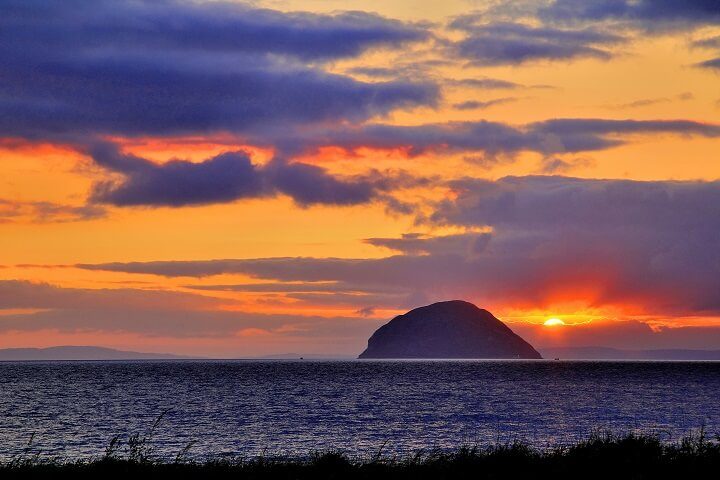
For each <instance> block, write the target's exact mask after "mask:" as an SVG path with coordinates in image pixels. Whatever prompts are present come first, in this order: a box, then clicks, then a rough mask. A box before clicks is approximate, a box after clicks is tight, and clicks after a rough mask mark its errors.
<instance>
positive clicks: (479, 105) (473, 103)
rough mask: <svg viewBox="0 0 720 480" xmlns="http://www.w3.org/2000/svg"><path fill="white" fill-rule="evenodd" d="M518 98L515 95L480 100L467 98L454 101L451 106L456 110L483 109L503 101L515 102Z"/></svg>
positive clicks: (500, 103) (503, 102)
mask: <svg viewBox="0 0 720 480" xmlns="http://www.w3.org/2000/svg"><path fill="white" fill-rule="evenodd" d="M517 100H518V99H517V98H515V97H503V98H494V99H492V100H486V101H484V102H483V101H480V100H468V101H465V102H461V103H456V104H455V105H453V107H454V108H455V109H456V110H484V109H486V108H490V107H492V106H495V105H502V104H505V103H511V102H515V101H517Z"/></svg>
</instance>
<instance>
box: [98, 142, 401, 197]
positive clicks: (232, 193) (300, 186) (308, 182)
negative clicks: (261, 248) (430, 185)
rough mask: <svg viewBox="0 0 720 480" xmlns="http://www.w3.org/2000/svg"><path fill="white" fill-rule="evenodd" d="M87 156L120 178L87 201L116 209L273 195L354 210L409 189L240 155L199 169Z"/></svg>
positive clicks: (106, 153)
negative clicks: (387, 192)
mask: <svg viewBox="0 0 720 480" xmlns="http://www.w3.org/2000/svg"><path fill="white" fill-rule="evenodd" d="M88 153H89V154H90V155H91V157H92V158H93V159H94V161H95V163H97V164H98V165H100V166H102V167H104V168H106V169H108V170H111V171H114V172H117V173H119V174H121V175H122V176H123V179H122V180H120V181H106V182H101V183H99V184H97V185H95V187H94V191H93V194H92V197H91V201H92V202H96V203H109V204H113V205H117V206H133V205H148V206H170V207H181V206H186V205H201V204H210V203H221V202H232V201H235V200H239V199H244V198H258V197H264V196H273V195H277V194H284V195H288V196H289V197H291V198H292V199H293V200H294V201H295V202H296V203H297V204H299V205H301V206H309V205H314V204H328V205H356V204H360V203H367V202H369V201H371V200H373V199H375V198H376V197H377V196H378V194H379V193H380V192H382V191H385V190H391V189H393V188H398V187H401V186H402V185H404V184H407V183H408V180H403V179H401V178H400V177H393V176H391V175H381V174H379V173H378V174H375V175H370V176H363V177H347V178H337V177H334V176H332V175H330V174H329V173H327V172H326V171H325V170H324V169H323V168H320V167H318V166H315V165H308V164H303V163H288V162H286V161H284V160H280V159H274V160H272V161H270V162H269V163H268V164H266V165H255V164H253V163H252V162H251V160H250V158H249V157H248V155H247V154H246V153H245V152H242V151H240V152H228V153H223V154H221V155H218V156H215V157H212V158H209V159H207V160H205V161H203V162H199V163H193V162H189V161H185V160H170V161H168V162H166V163H163V164H157V163H153V162H151V161H149V160H146V159H144V158H140V157H137V156H134V155H129V154H124V153H121V152H119V151H118V149H117V147H116V146H115V145H113V144H108V143H100V144H97V145H95V146H93V147H91V148H89V150H88ZM413 181H414V180H413Z"/></svg>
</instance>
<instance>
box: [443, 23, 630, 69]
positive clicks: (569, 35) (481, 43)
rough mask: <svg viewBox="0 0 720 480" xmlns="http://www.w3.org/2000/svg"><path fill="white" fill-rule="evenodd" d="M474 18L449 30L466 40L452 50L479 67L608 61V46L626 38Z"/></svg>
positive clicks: (581, 30)
mask: <svg viewBox="0 0 720 480" xmlns="http://www.w3.org/2000/svg"><path fill="white" fill-rule="evenodd" d="M481 21H482V18H481V17H479V16H478V15H475V14H470V15H465V16H462V17H459V18H456V19H455V20H454V21H453V22H451V23H450V28H453V29H457V30H462V31H464V32H465V33H466V34H467V36H466V38H464V39H463V40H460V41H459V42H457V43H456V44H455V45H454V46H453V48H454V49H455V50H456V51H457V53H458V55H460V56H461V57H463V58H466V59H468V60H470V62H471V63H474V64H478V65H514V64H521V63H524V62H528V61H536V60H569V59H573V58H580V57H593V58H600V59H608V58H610V57H611V56H612V55H611V53H610V52H609V51H608V50H607V47H608V46H611V45H613V44H616V43H619V42H620V41H622V40H623V37H621V36H618V35H615V34H611V33H608V32H602V31H598V30H594V29H589V28H583V29H574V30H573V29H559V28H553V27H544V26H543V27H534V26H529V25H525V24H521V23H510V22H495V23H480V22H481Z"/></svg>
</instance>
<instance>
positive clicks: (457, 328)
mask: <svg viewBox="0 0 720 480" xmlns="http://www.w3.org/2000/svg"><path fill="white" fill-rule="evenodd" d="M359 358H378V359H379V358H485V359H494V358H497V359H512V358H520V359H540V358H542V356H541V355H540V353H538V351H537V350H535V348H533V346H532V345H530V344H529V343H528V342H526V341H525V340H523V339H522V338H521V337H520V336H518V335H517V334H515V333H514V332H513V331H512V330H510V328H508V327H507V325H505V324H504V323H503V322H501V321H500V320H498V319H497V318H495V317H494V316H493V314H492V313H490V312H488V311H487V310H483V309H480V308H478V307H476V306H475V305H473V304H472V303H469V302H465V301H462V300H451V301H447V302H438V303H433V304H432V305H427V306H425V307H419V308H416V309H414V310H411V311H409V312H408V313H405V314H403V315H399V316H397V317H395V318H393V319H392V320H391V321H390V322H388V323H387V324H385V325H383V326H382V327H380V328H379V329H377V330H376V331H375V333H373V335H372V336H371V337H370V339H369V340H368V346H367V349H366V350H365V351H364V352H363V353H361V354H360V356H359Z"/></svg>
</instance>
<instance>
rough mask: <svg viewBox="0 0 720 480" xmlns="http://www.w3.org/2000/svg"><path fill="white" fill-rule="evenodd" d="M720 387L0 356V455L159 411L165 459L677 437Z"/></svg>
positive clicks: (441, 370)
mask: <svg viewBox="0 0 720 480" xmlns="http://www.w3.org/2000/svg"><path fill="white" fill-rule="evenodd" d="M718 398H720V363H714V362H566V361H347V362H341V361H334V362H330V361H328V362H321V361H143V362H53V363H50V362H48V363H44V362H43V363H32V362H25V363H23V362H18V363H15V362H6V363H0V459H4V460H7V459H9V458H11V457H12V456H13V455H17V454H18V453H20V452H22V451H26V453H28V452H29V453H32V454H35V453H39V454H40V455H41V456H42V457H47V458H57V457H61V458H65V459H78V458H88V457H94V456H99V455H102V453H103V452H104V449H105V447H106V446H107V445H108V443H109V441H110V439H111V438H112V437H114V436H116V435H120V436H121V438H123V439H126V438H127V435H129V434H133V433H140V434H144V433H146V432H148V431H149V429H150V428H151V426H152V424H153V423H154V422H155V420H156V419H157V418H158V416H159V415H160V414H161V413H162V412H167V413H166V414H165V416H164V417H163V418H162V419H161V420H160V421H159V423H158V425H157V428H156V429H155V431H154V433H153V435H152V438H151V439H150V443H149V444H150V445H152V447H153V448H154V452H155V455H157V456H159V457H163V458H166V459H170V458H174V457H175V455H177V453H178V452H179V451H180V450H182V449H183V448H184V447H185V446H186V445H188V444H189V443H190V442H193V443H192V447H191V448H190V450H189V456H191V457H194V458H197V459H201V458H207V457H221V456H226V455H228V456H229V455H232V456H245V457H252V456H257V455H263V454H264V455H272V456H274V455H292V456H305V455H308V454H309V453H310V452H311V451H313V450H327V449H341V450H343V451H345V452H346V453H348V454H351V455H357V456H360V457H363V456H372V455H374V454H375V453H376V452H377V451H378V450H379V449H380V448H381V446H382V445H384V447H383V452H385V453H386V454H392V453H399V454H409V453H411V452H414V451H417V450H420V449H424V450H428V449H434V448H439V449H452V448H456V447H458V446H461V445H475V444H479V445H488V444H493V443H495V442H497V441H500V442H505V441H512V440H515V439H519V440H523V441H526V442H529V443H532V444H534V445H536V446H539V447H546V446H550V445H558V444H566V443H569V442H573V441H575V440H578V439H582V438H586V437H587V436H588V435H589V434H590V433H592V432H594V431H598V430H603V431H612V432H616V433H624V432H629V431H642V432H650V433H656V434H659V435H661V437H662V438H664V439H676V438H678V437H680V436H682V435H684V434H687V433H688V432H691V431H693V430H696V429H698V428H700V427H704V428H705V429H706V431H707V432H709V433H710V434H714V433H720V402H718ZM31 438H32V442H31V444H30V445H29V446H28V442H29V440H30V439H31ZM121 452H122V449H121Z"/></svg>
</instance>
